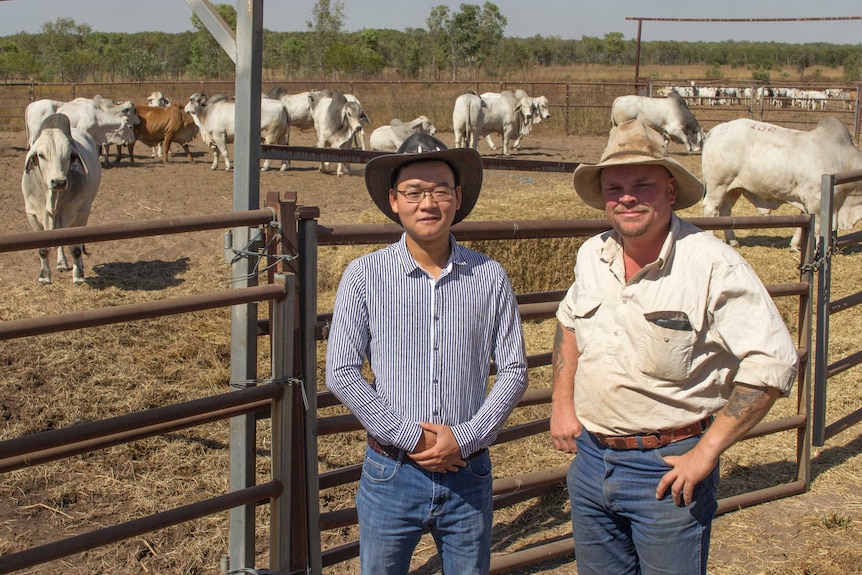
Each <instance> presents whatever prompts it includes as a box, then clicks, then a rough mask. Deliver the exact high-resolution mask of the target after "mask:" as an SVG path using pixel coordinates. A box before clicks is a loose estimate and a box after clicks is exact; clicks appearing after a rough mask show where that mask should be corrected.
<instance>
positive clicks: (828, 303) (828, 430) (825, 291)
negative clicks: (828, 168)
mask: <svg viewBox="0 0 862 575" xmlns="http://www.w3.org/2000/svg"><path fill="white" fill-rule="evenodd" d="M854 182H862V170H855V171H852V172H842V173H839V174H823V175H822V176H821V181H820V194H821V198H823V200H822V201H821V204H820V239H819V243H818V246H817V255H816V258H817V261H818V262H819V263H820V265H819V266H818V272H817V329H816V349H815V355H814V406H813V414H812V415H813V417H812V425H813V429H812V442H813V444H814V445H815V446H818V447H821V446H823V444H824V443H825V442H826V440H827V439H829V438H831V437H834V436H835V435H836V434H838V433H840V432H842V431H844V430H846V429H848V428H850V427H851V426H853V425H855V424H857V423H859V422H860V421H862V407H858V408H856V409H855V410H854V411H852V412H850V413H848V414H846V415H844V416H842V417H841V418H840V419H837V420H835V421H833V422H832V423H827V421H826V419H827V415H826V408H827V405H826V392H827V387H828V385H829V383H828V382H829V379H830V378H832V377H834V376H836V375H838V374H840V373H843V372H844V371H847V370H848V369H850V368H852V367H856V366H858V365H859V364H862V348H859V349H857V350H855V351H853V352H852V353H850V354H848V355H845V356H843V357H841V358H839V359H836V360H834V361H832V362H831V363H830V361H829V360H830V358H829V350H830V349H831V348H830V345H829V320H830V318H831V317H832V316H833V315H835V314H837V313H839V312H843V311H847V310H850V309H853V308H855V307H857V306H859V305H860V304H862V291H860V292H855V293H851V294H848V295H846V296H844V297H842V298H840V299H836V300H833V299H832V268H833V264H834V258H833V256H835V255H836V254H838V253H840V252H841V251H843V250H849V249H851V248H853V247H856V246H859V245H860V244H862V232H856V233H851V234H847V235H843V236H840V237H839V236H837V235H836V234H835V233H834V232H833V231H832V229H833V210H834V203H835V187H836V186H841V185H846V184H853V183H854ZM856 185H857V186H858V184H856Z"/></svg>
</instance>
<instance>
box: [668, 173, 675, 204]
mask: <svg viewBox="0 0 862 575" xmlns="http://www.w3.org/2000/svg"><path fill="white" fill-rule="evenodd" d="M667 197H668V199H669V200H670V204H671V205H673V204H675V203H676V178H673V177H672V178H670V179H669V180H668V181H667Z"/></svg>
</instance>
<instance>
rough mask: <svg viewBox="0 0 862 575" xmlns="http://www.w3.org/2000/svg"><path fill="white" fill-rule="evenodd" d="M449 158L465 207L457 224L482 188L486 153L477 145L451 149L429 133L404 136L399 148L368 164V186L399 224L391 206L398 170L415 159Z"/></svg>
mask: <svg viewBox="0 0 862 575" xmlns="http://www.w3.org/2000/svg"><path fill="white" fill-rule="evenodd" d="M429 161H439V162H446V163H447V164H449V167H450V168H452V172H453V173H454V174H455V185H458V186H461V207H460V208H458V211H457V212H455V220H454V221H453V222H452V223H453V224H457V223H458V222H460V221H461V220H463V219H464V218H466V217H467V215H468V214H469V213H470V211H471V210H472V209H473V206H475V205H476V200H477V199H478V198H479V191H480V189H481V188H482V157H481V156H480V155H479V152H477V151H476V150H474V149H473V148H455V149H454V150H450V149H448V148H447V147H446V144H444V143H443V142H441V141H440V140H438V139H437V138H434V137H433V136H429V135H427V134H413V135H412V136H410V137H408V138H407V139H406V140H404V143H402V144H401V147H400V148H398V152H397V153H395V154H387V155H385V156H377V157H376V158H374V159H372V160H371V161H370V162H368V164H367V165H366V166H365V186H366V187H367V188H368V193H369V194H370V195H371V199H372V200H374V203H375V204H376V205H377V207H378V208H380V211H381V212H383V213H384V214H386V216H387V217H388V218H389V219H390V220H392V221H394V222H395V223H397V224H400V223H401V220H400V219H399V218H398V214H396V213H395V212H393V211H392V208H391V207H390V206H389V190H391V189H392V188H393V187H394V186H395V181H394V178H395V176H396V174H398V172H399V171H400V170H401V168H403V167H404V166H406V165H407V164H413V163H415V162H429Z"/></svg>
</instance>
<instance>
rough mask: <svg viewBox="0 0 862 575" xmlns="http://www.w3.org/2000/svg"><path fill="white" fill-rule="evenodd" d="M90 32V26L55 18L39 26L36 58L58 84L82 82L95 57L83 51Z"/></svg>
mask: <svg viewBox="0 0 862 575" xmlns="http://www.w3.org/2000/svg"><path fill="white" fill-rule="evenodd" d="M91 32H92V28H90V26H88V25H87V24H81V25H78V24H75V21H74V20H73V19H71V18H57V19H56V20H54V21H53V22H46V23H45V24H43V25H42V34H41V36H42V39H43V43H42V44H41V45H40V56H41V58H42V61H43V64H44V65H45V67H46V68H47V69H48V71H49V73H50V74H51V75H56V76H58V77H59V78H58V79H59V81H61V82H80V81H83V80H85V79H86V74H87V73H88V72H89V71H91V70H92V69H93V62H94V61H95V55H94V54H92V53H91V52H90V50H89V49H87V48H85V43H86V38H87V36H88V35H89V34H90V33H91ZM82 74H84V75H83V76H82Z"/></svg>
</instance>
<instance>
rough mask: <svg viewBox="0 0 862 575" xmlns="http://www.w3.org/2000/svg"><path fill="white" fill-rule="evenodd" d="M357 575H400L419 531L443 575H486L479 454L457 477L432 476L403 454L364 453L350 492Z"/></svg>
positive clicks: (486, 497)
mask: <svg viewBox="0 0 862 575" xmlns="http://www.w3.org/2000/svg"><path fill="white" fill-rule="evenodd" d="M356 510H357V512H358V514H359V560H360V564H361V571H362V573H363V575H365V574H368V575H393V574H406V573H407V572H408V571H409V569H410V557H411V555H412V554H413V549H414V548H415V547H416V544H417V543H418V542H419V539H420V537H422V533H423V532H424V531H425V529H429V530H430V531H431V534H432V536H433V537H434V541H435V543H436V544H437V552H438V553H439V554H440V561H441V563H442V566H443V573H444V574H446V575H473V574H475V575H486V574H487V573H488V569H489V567H490V563H491V525H492V519H493V477H492V476H491V458H490V456H489V454H488V452H487V450H486V451H485V452H484V453H483V454H481V455H477V456H476V457H473V458H472V459H470V460H468V461H467V467H464V468H461V469H459V470H458V471H457V472H450V473H432V472H430V471H427V470H425V469H423V468H422V467H420V466H419V465H416V464H414V463H412V462H411V461H410V459H409V458H408V457H406V456H405V455H403V454H402V455H401V458H400V459H399V460H398V461H396V460H394V459H391V458H389V457H386V456H385V455H380V454H379V453H376V452H374V451H372V450H371V449H370V448H368V449H366V451H365V460H364V462H363V464H362V478H361V479H360V480H359V489H358V491H357V493H356Z"/></svg>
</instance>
